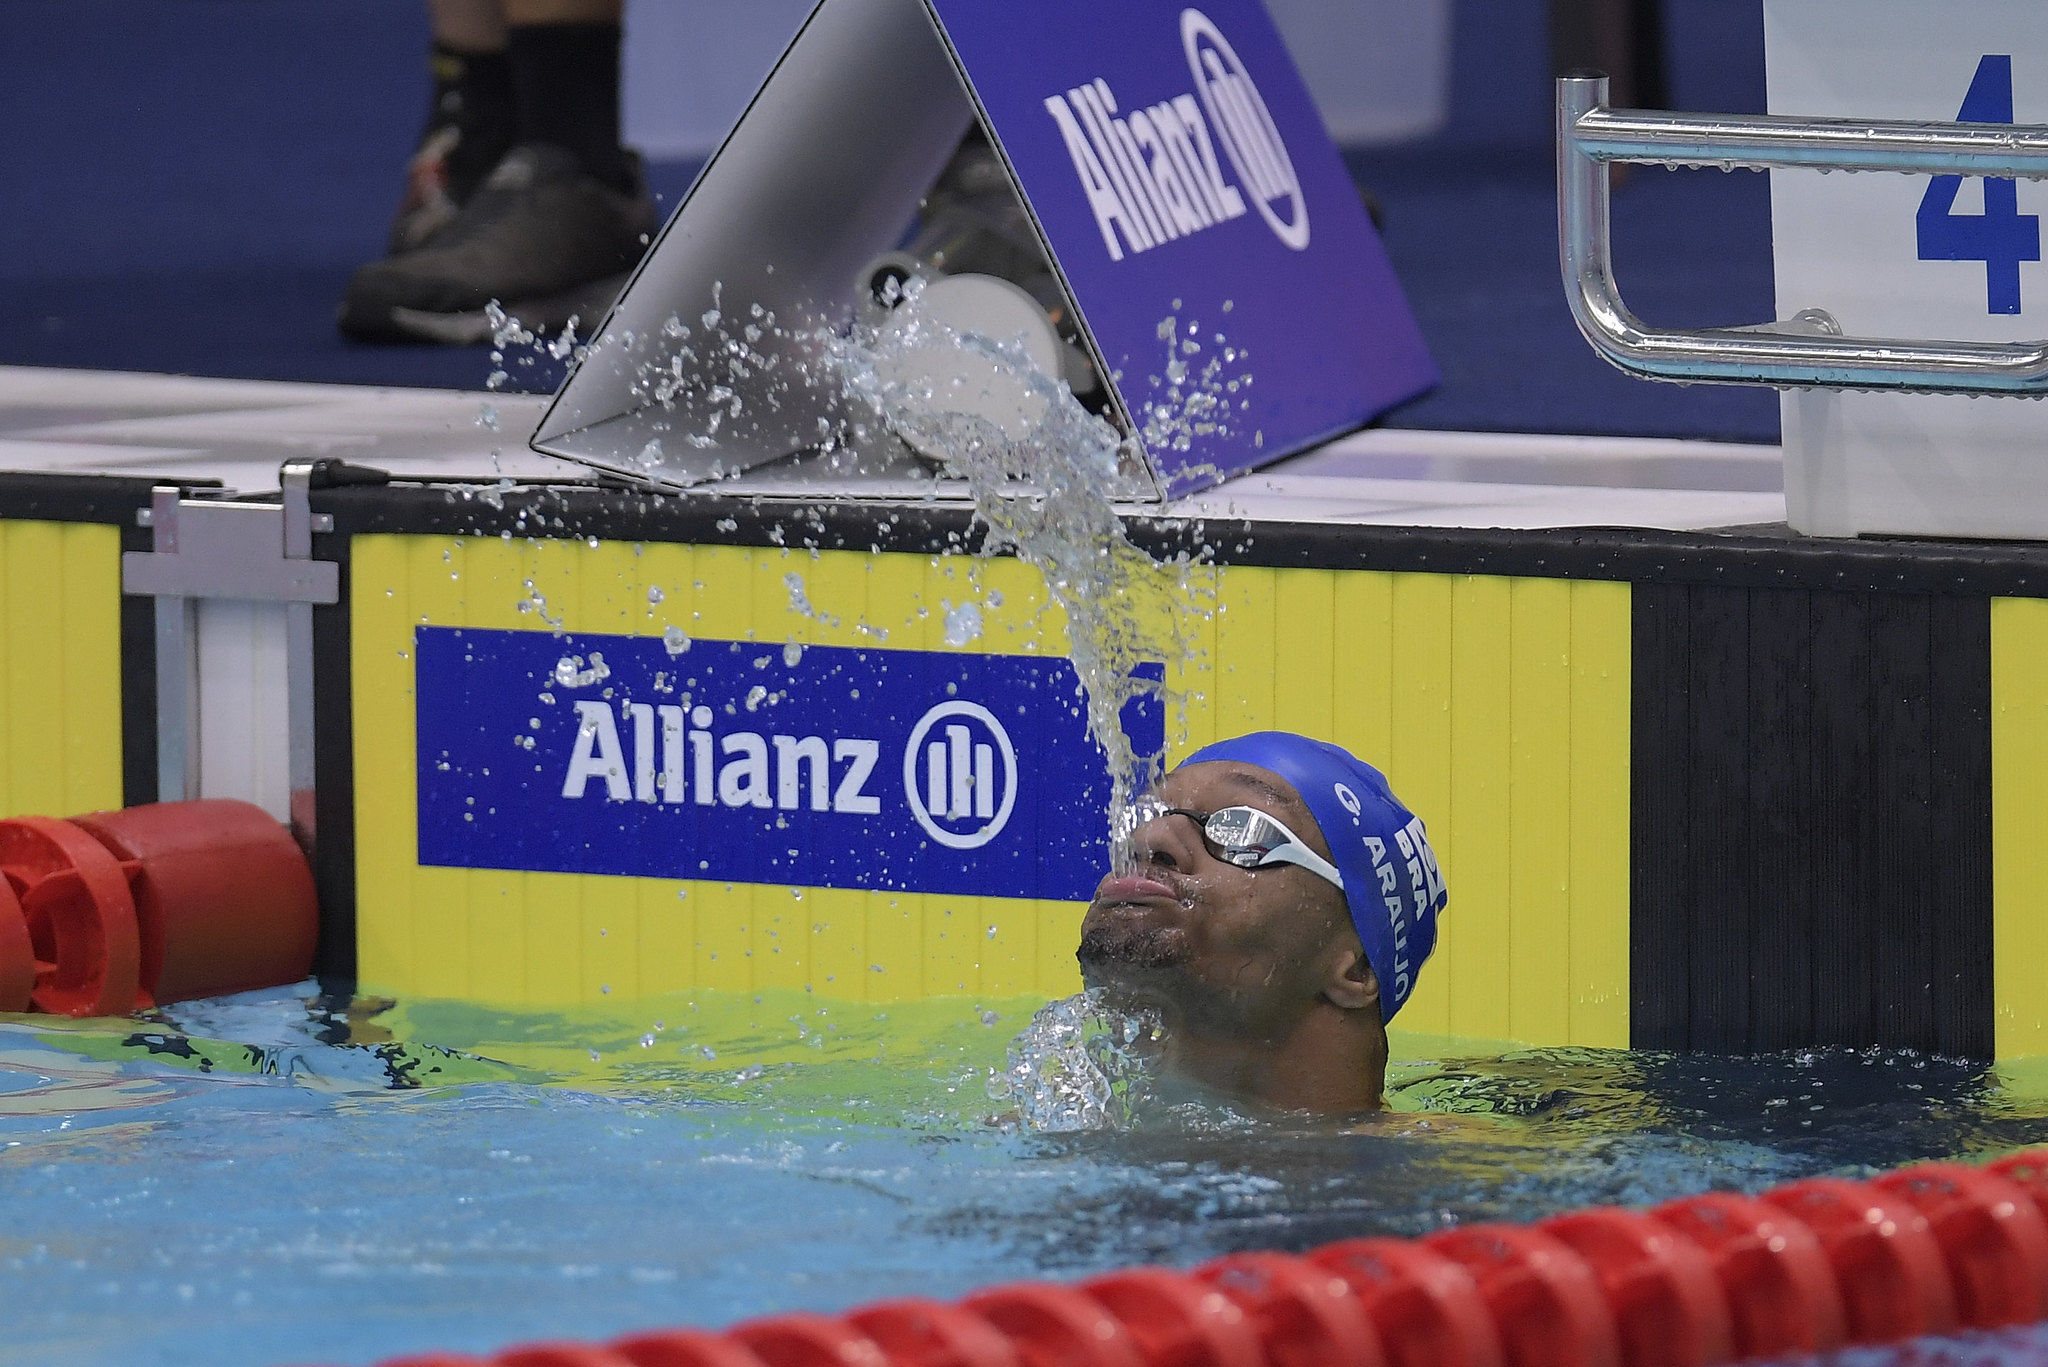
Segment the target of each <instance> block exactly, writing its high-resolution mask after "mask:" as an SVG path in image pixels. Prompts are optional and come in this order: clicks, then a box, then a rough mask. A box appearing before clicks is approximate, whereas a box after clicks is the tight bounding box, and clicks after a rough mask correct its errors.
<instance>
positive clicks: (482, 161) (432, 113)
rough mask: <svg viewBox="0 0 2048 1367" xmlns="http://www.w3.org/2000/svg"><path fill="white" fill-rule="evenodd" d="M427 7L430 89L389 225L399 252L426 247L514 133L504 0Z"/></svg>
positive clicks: (438, 1) (436, 0)
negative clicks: (423, 119)
mask: <svg viewBox="0 0 2048 1367" xmlns="http://www.w3.org/2000/svg"><path fill="white" fill-rule="evenodd" d="M427 12H428V15H429V16H430V17H431V19H432V21H433V30H434V43H433V48H432V51H431V53H430V55H429V58H428V61H429V65H430V68H431V70H432V73H433V81H434V87H433V95H432V98H431V100H430V102H429V103H428V106H427V120H426V127H425V128H424V129H423V130H422V131H421V133H420V140H419V145H418V148H417V149H416V150H415V151H414V152H413V155H412V161H411V163H410V164H409V165H408V167H407V168H406V169H407V174H406V193H405V200H404V202H403V203H402V204H401V205H400V206H399V210H398V215H397V217H396V218H395V219H394V220H393V222H392V225H391V241H390V245H389V250H390V251H392V252H394V253H396V252H405V251H411V250H413V249H414V248H417V247H420V246H423V245H425V244H426V243H427V242H428V241H429V240H431V239H432V238H433V237H434V235H435V234H436V233H439V232H440V231H441V230H442V229H443V228H446V227H447V226H448V224H449V223H451V222H452V221H453V220H454V218H455V215H456V213H457V212H458V211H459V210H460V209H461V207H462V205H463V204H464V203H466V202H467V201H468V199H469V197H470V196H471V195H472V194H474V193H475V192H476V187H477V186H478V185H480V184H481V183H482V182H483V178H484V177H485V176H487V175H489V174H490V173H491V168H492V167H493V166H496V165H497V164H498V159H499V158H500V157H502V156H504V155H505V152H506V150H507V149H509V148H510V147H511V146H512V141H513V137H514V134H515V133H516V131H517V129H516V116H515V112H514V107H513V94H512V69H511V63H510V62H509V61H508V60H507V59H506V55H505V14H504V10H503V9H502V7H501V6H500V4H499V0H428V3H427Z"/></svg>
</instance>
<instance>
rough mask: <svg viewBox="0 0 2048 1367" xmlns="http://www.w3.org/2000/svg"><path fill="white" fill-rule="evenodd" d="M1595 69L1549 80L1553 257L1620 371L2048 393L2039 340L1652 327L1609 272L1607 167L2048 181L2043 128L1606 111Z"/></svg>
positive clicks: (1803, 315)
mask: <svg viewBox="0 0 2048 1367" xmlns="http://www.w3.org/2000/svg"><path fill="white" fill-rule="evenodd" d="M1607 99H1608V82H1607V78H1606V77H1605V76H1600V75H1586V76H1566V77H1563V78H1561V79H1560V80H1559V81H1558V83H1557V212H1558V234H1557V235H1558V257H1559V265H1560V267H1561V269H1562V271H1563V274H1564V286H1565V294H1566V296H1567V297H1568V299H1569V300H1570V303H1571V309H1572V315H1573V317H1574V318H1576V319H1577V320H1578V324H1579V331H1580V332H1582V333H1583V334H1585V338H1586V340H1587V341H1588V342H1589V343H1591V344H1592V346H1593V349H1594V350H1595V351H1597V352H1599V353H1600V355H1602V356H1603V357H1605V358H1606V359H1607V360H1608V361H1609V362H1610V363H1612V364H1613V365H1615V366H1616V367H1617V368H1619V369H1621V370H1624V371H1627V372H1628V373H1630V374H1632V375H1640V376H1642V377H1644V378H1646V379H1653V380H1671V381H1675V382H1678V383H1683V384H1755V385H1769V386H1773V387H1776V388H1780V389H1799V388H1823V389H1862V390H1893V391H1903V392H1910V393H1929V394H2014V395H2042V394H2048V340H2044V341H2038V342H1963V341H1927V340H1920V339H1913V338H1874V337H1845V336H1843V335H1842V329H1841V327H1840V325H1839V324H1837V323H1836V322H1835V320H1834V318H1833V316H1832V315H1830V314H1829V313H1827V312H1826V311H1825V309H1824V308H1808V309H1804V310H1801V311H1800V313H1799V314H1798V315H1797V316H1795V317H1794V318H1792V319H1790V320H1789V321H1785V322H1770V323H1762V324H1759V325H1756V326H1754V327H1736V328H1695V329H1659V328H1653V327H1651V326H1649V325H1648V324H1646V323H1644V322H1643V321H1642V320H1641V319H1639V318H1637V317H1636V315H1635V314H1634V313H1633V312H1632V311H1631V310H1630V309H1629V307H1628V304H1627V303H1626V302H1625V301H1624V300H1623V299H1622V297H1621V289H1620V287H1619V286H1618V285H1617V284H1616V283H1615V280H1614V253H1613V238H1612V225H1611V222H1610V200H1609V195H1610V186H1609V179H1608V172H1607V167H1608V164H1609V163H1612V162H1641V163H1648V164H1653V165H1662V166H1720V167H1724V168H1727V169H1731V170H1732V169H1734V168H1736V167H1742V168H1745V169H1749V170H1770V169H1773V168H1776V169H1805V170H1834V171H1891V172H1903V173H1906V174H1917V175H1963V176H1990V177H1999V178H2011V179H2027V180H2039V179H2048V127H2033V126H2014V125H2006V126H1999V125H1986V124H1965V123H1919V122H1903V121H1890V122H1887V121H1881V120H1865V119H1800V118H1788V117H1784V116H1773V115H1738V114H1711V115H1701V114H1663V113H1652V112H1645V111H1641V110H1617V109H1609V108H1608V107H1607Z"/></svg>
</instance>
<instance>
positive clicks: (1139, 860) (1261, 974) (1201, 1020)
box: [1078, 731, 1446, 1115]
mask: <svg viewBox="0 0 2048 1367" xmlns="http://www.w3.org/2000/svg"><path fill="white" fill-rule="evenodd" d="M1114 862H1115V865H1116V866H1115V867H1114V868H1112V869H1111V870H1110V872H1109V874H1108V875H1107V876H1106V877H1105V878H1104V879H1103V881H1102V884H1101V886H1100V887H1099V888H1098V889H1097V890H1096V894H1095V900H1094V902H1093V903H1091V904H1090V906H1089V908H1088V914H1087V916H1086V918H1085V919H1084V920H1083V922H1082V926H1081V944H1080V949H1079V954H1078V957H1079V959H1080V963H1081V972H1082V976H1083V978H1084V979H1085V980H1086V981H1087V983H1088V985H1089V986H1090V987H1099V988H1103V989H1106V990H1108V991H1110V992H1111V993H1113V994H1115V995H1118V996H1122V997H1125V998H1127V999H1128V1000H1130V1001H1131V1002H1132V1003H1133V1004H1136V1005H1143V1006H1148V1007H1152V1008H1154V1009H1157V1010H1158V1011H1159V1012H1160V1013H1161V1015H1162V1016H1163V1018H1164V1021H1165V1025H1166V1032H1165V1043H1164V1054H1163V1057H1162V1059H1161V1069H1162V1073H1163V1075H1164V1077H1165V1079H1166V1080H1167V1081H1169V1082H1175V1081H1177V1082H1180V1083H1182V1084H1186V1085H1192V1086H1195V1087H1198V1088H1201V1089H1204V1090H1208V1091H1212V1092H1215V1093H1218V1094H1221V1095H1222V1096H1225V1097H1228V1098H1231V1099H1234V1100H1239V1101H1244V1102H1249V1103H1253V1104H1255V1105H1259V1106H1262V1107H1270V1108H1274V1109H1278V1110H1290V1111H1315V1112H1321V1113H1325V1114H1339V1115H1341V1114H1349V1113H1357V1112H1364V1111H1371V1110H1375V1109H1377V1108H1378V1107H1379V1106H1380V1105H1381V1090H1382V1087H1383V1086H1384V1083H1385V1078H1386V1067H1387V1035H1386V1023H1387V1021H1388V1020H1390V1019H1392V1017H1393V1015H1394V1013H1395V1012H1396V1011H1398V1010H1399V1009H1400V1007H1401V1005H1402V1004H1403V1003H1404V1002H1406V1001H1407V999H1408V996H1409V994H1410V992H1411V991H1412V990H1413V987H1414V983H1415V976H1416V973H1417V970H1418V969H1419V968H1420V966H1421V964H1422V961H1423V959H1425V958H1426V957H1427V956H1428V954H1429V951H1430V948H1431V947H1432V946H1433V945H1434V943H1435V940H1436V919H1437V916H1438V914H1439V913H1440V912H1441V911H1442V909H1443V906H1444V902H1445V900H1446V897H1445V890H1444V886H1443V879H1442V876H1441V874H1440V873H1439V872H1438V870H1437V867H1436V860H1435V857H1434V855H1433V854H1431V852H1430V850H1429V845H1428V841H1427V838H1426V836H1425V835H1424V832H1423V827H1422V823H1421V821H1420V820H1418V819H1417V818H1416V817H1415V816H1414V815H1413V814H1412V813H1411V812H1409V811H1408V810H1407V808H1405V807H1403V806H1402V805H1401V803H1400V802H1399V800H1398V799H1396V798H1395V797H1394V795H1393V793H1392V791H1391V790H1390V789H1389V787H1388V785H1387V782H1386V779H1385V778H1384V777H1382V776H1381V775H1380V773H1379V771H1378V770H1376V769H1374V768H1373V767H1372V766H1371V765H1368V764H1366V763H1364V762H1363V761H1361V760H1359V759H1357V758H1356V757H1354V756H1352V755H1350V754H1349V753H1347V752H1346V751H1344V750H1342V749H1340V748H1338V747H1337V746H1334V745H1329V744H1326V743H1323V742H1320V741H1313V740H1309V739H1307V738H1306V737H1302V736H1296V735H1291V734H1288V733H1285V732H1271V731H1269V732H1259V733H1255V734H1253V735H1249V736H1243V737H1239V738H1237V739H1236V740H1230V741H1224V742H1221V743H1219V744H1217V745H1212V746H1210V747H1208V748H1207V749H1204V750H1201V751H1198V752H1197V753H1195V754H1194V755H1192V756H1190V757H1189V759H1188V760H1187V761H1186V762H1185V763H1183V764H1182V765H1181V766H1180V767H1179V768H1177V769H1175V770H1174V771H1173V772H1172V773H1170V774H1168V775H1167V776H1166V777H1165V778H1164V779H1163V780H1161V781H1160V783H1159V785H1158V786H1157V788H1156V789H1154V790H1153V792H1152V793H1150V794H1148V795H1147V797H1146V798H1145V799H1144V800H1143V801H1141V802H1140V803H1139V804H1138V806H1137V808H1136V809H1135V811H1134V814H1133V823H1132V828H1131V830H1130V833H1129V835H1128V836H1127V837H1126V838H1125V839H1124V841H1122V842H1121V844H1120V847H1119V849H1118V851H1117V857H1116V859H1115V861H1114Z"/></svg>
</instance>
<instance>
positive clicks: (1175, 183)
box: [1045, 9, 1309, 261]
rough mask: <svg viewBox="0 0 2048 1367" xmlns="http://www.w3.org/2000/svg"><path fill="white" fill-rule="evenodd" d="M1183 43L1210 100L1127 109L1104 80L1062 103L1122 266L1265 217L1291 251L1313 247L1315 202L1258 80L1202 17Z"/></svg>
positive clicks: (1112, 252)
mask: <svg viewBox="0 0 2048 1367" xmlns="http://www.w3.org/2000/svg"><path fill="white" fill-rule="evenodd" d="M1181 41H1182V45H1183V46H1184V47H1185V49H1186V51H1187V59H1188V69H1189V71H1190V72H1191V73H1192V74H1193V76H1194V79H1195V88H1196V90H1197V91H1198V92H1199V94H1200V98H1199V99H1197V98H1196V96H1195V95H1192V94H1183V95H1176V96H1173V97H1172V98H1170V99H1165V100H1161V101H1159V102H1158V103H1157V104H1153V105H1148V106H1144V107H1137V108H1132V109H1130V110H1128V111H1125V110H1123V109H1121V108H1120V107H1119V104H1118V100H1117V96H1116V93H1115V91H1113V90H1112V89H1111V88H1110V84H1109V82H1108V81H1106V80H1103V79H1101V78H1100V77H1098V78H1097V79H1095V80H1093V81H1089V82H1086V83H1085V84H1082V85H1078V86H1075V87H1074V88H1073V89H1071V90H1069V91H1067V92H1066V93H1065V94H1064V95H1053V96H1051V97H1049V98H1048V99H1047V100H1046V101H1045V109H1046V112H1047V113H1048V114H1050V115H1051V116H1052V118H1053V122H1054V123H1055V124H1057V125H1058V126H1059V130H1060V136H1061V138H1062V139H1063V140H1064V141H1065V143H1066V147H1067V153H1068V155H1069V156H1070V157H1071V158H1072V159H1073V163H1074V172H1075V174H1076V175H1077V176H1078V177H1079V178H1080V181H1081V189H1082V192H1083V193H1084V194H1085V195H1086V196H1087V199H1088V207H1089V209H1090V210H1091V211H1092V212H1093V213H1094V216H1095V222H1096V226H1097V227H1098V228H1099V229H1100V230H1101V232H1102V242H1103V246H1104V247H1105V248H1106V249H1107V250H1108V252H1109V257H1110V259H1111V260H1112V261H1121V260H1123V259H1124V256H1125V254H1126V252H1129V253H1132V254H1136V253H1142V252H1148V251H1151V250H1152V249H1153V248H1155V247H1161V246H1164V245H1166V244H1167V243H1170V242H1174V241H1177V240H1178V239H1180V238H1183V237H1189V236H1193V235H1194V234H1196V233H1201V232H1206V231H1208V230H1209V229H1211V228H1215V227H1218V226H1220V225H1222V224H1225V223H1228V222H1230V221H1231V220H1232V219H1238V218H1243V217H1244V216H1245V214H1246V213H1247V212H1248V208H1247V205H1246V203H1245V200H1246V195H1245V192H1244V191H1243V190H1240V189H1239V188H1238V186H1237V185H1233V184H1232V183H1231V182H1230V180H1229V179H1228V177H1226V175H1225V174H1224V163H1225V162H1226V161H1227V162H1228V163H1229V166H1230V169H1231V170H1233V171H1235V172H1236V173H1237V178H1238V180H1239V182H1241V183H1242V184H1243V185H1245V186H1248V187H1250V192H1251V193H1250V199H1251V204H1250V206H1249V207H1250V208H1255V209H1257V210H1258V212H1259V216H1260V217H1261V218H1263V219H1264V220H1265V221H1266V224H1267V226H1268V227H1270V228H1271V229H1272V230H1273V232H1274V234H1275V235H1276V236H1277V237H1278V238H1279V239H1280V240H1281V241H1282V242H1283V243H1285V244H1286V245H1287V246H1289V247H1291V248H1293V249H1294V250H1296V251H1302V250H1304V249H1306V248H1307V246H1308V244H1309V222H1308V201H1307V198H1306V197H1305V196H1304V195H1303V193H1302V189H1301V178H1300V177H1299V176H1298V175H1297V174H1296V173H1295V169H1294V161H1293V159H1292V158H1291V157H1290V156H1289V155H1288V152H1287V145H1286V143H1285V141H1284V140H1283V139H1282V138H1281V136H1280V130H1279V128H1278V126H1277V125H1276V124H1275V123H1274V122H1273V116H1272V113H1271V112H1270V111H1269V110H1268V109H1267V107H1266V101H1265V99H1264V97H1263V96H1261V95H1260V94H1259V88H1258V85H1257V83H1255V82H1254V81H1253V80H1252V78H1251V73H1250V72H1249V71H1247V70H1246V69H1245V65H1244V63H1243V61H1242V60H1240V59H1239V57H1238V55H1237V50H1236V49H1235V48H1233V47H1232V46H1231V45H1230V41H1229V40H1228V39H1226V38H1225V37H1224V36H1223V34H1222V31H1221V30H1219V29H1218V28H1217V27H1216V25H1215V24H1214V23H1213V22H1211V21H1210V19H1209V17H1208V16H1207V15H1205V14H1203V13H1202V12H1201V11H1200V10H1195V9H1190V10H1185V11H1183V12H1182V14H1181Z"/></svg>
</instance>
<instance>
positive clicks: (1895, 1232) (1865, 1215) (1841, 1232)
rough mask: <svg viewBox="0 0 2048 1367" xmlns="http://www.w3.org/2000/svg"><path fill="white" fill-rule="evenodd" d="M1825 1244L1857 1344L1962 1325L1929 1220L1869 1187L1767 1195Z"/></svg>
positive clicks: (1840, 1185)
mask: <svg viewBox="0 0 2048 1367" xmlns="http://www.w3.org/2000/svg"><path fill="white" fill-rule="evenodd" d="M1763 1199H1764V1200H1766V1201H1768V1202H1769V1203H1770V1204H1772V1205H1774V1206H1776V1207H1777V1208H1778V1209H1780V1210H1782V1211H1784V1212H1786V1213H1787V1214H1788V1215H1791V1216H1792V1217H1793V1218H1794V1219H1796V1220H1798V1221H1799V1222H1800V1223H1801V1224H1803V1225H1805V1226H1806V1227H1807V1228H1808V1229H1810V1230H1812V1231H1813V1233H1814V1237H1815V1238H1817V1239H1819V1240H1820V1246H1821V1252H1822V1253H1824V1254H1825V1255H1826V1256H1827V1260H1828V1266H1830V1267H1831V1268H1833V1269H1834V1273H1835V1285H1836V1287H1837V1288H1838V1289H1839V1290H1840V1292H1841V1296H1842V1313H1843V1317H1844V1320H1845V1322H1846V1332H1847V1335H1848V1338H1849V1340H1850V1341H1851V1342H1852V1343H1893V1342H1896V1341H1898V1340H1900V1339H1910V1338H1918V1337H1920V1336H1921V1335H1922V1334H1945V1333H1948V1332H1950V1331H1951V1330H1953V1329H1955V1328H1956V1305H1955V1293H1954V1292H1953V1291H1952V1290H1950V1288H1949V1280H1948V1269H1947V1267H1946V1265H1945V1264H1944V1262H1943V1259H1942V1255H1941V1245H1939V1244H1937V1243H1936V1242H1935V1241H1934V1234H1933V1232H1932V1229H1931V1228H1930V1226H1929V1225H1928V1223H1927V1217H1926V1216H1925V1215H1922V1214H1921V1213H1920V1211H1919V1210H1918V1209H1917V1208H1916V1207H1914V1206H1912V1205H1910V1204H1908V1203H1907V1202H1904V1201H1901V1200H1897V1199H1895V1198H1891V1197H1887V1196H1883V1195H1880V1194H1879V1193H1878V1192H1877V1191H1876V1190H1875V1189H1874V1188H1872V1187H1871V1186H1869V1185H1867V1184H1865V1183H1862V1182H1844V1181H1840V1180H1838V1179H1835V1178H1827V1177H1817V1178H1814V1179H1812V1180H1810V1181H1806V1182H1794V1183H1793V1184H1792V1185H1791V1186H1789V1187H1780V1188H1778V1189H1777V1190H1776V1191H1773V1192H1770V1193H1768V1194H1766V1195H1765V1196H1764V1198H1763Z"/></svg>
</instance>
